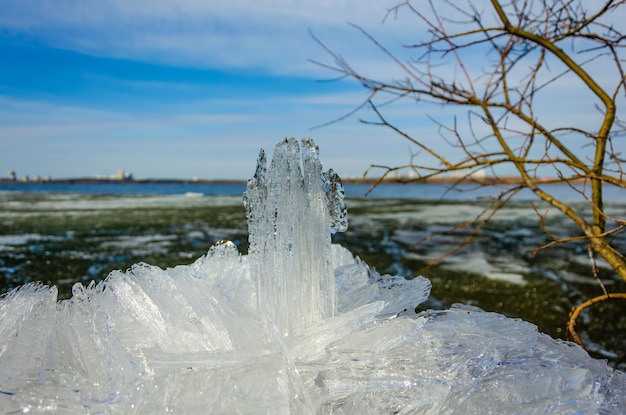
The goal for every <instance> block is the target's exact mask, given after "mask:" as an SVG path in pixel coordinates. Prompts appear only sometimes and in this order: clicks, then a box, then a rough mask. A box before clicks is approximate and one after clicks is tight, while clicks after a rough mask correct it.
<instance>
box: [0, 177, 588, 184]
mask: <svg viewBox="0 0 626 415" xmlns="http://www.w3.org/2000/svg"><path fill="white" fill-rule="evenodd" d="M342 182H343V183H345V184H370V185H374V184H378V185H383V184H408V185H416V184H476V185H498V184H509V185H514V184H521V183H522V181H521V179H520V178H519V177H468V178H458V177H438V178H428V179H419V178H388V179H383V180H381V179H380V178H371V179H370V178H345V179H342ZM564 182H565V181H564V180H562V179H556V178H541V179H536V180H535V183H537V184H541V183H543V184H546V183H564ZM581 182H582V180H571V181H570V183H581ZM246 183H247V180H239V179H116V178H95V177H94V178H90V177H77V178H66V179H28V180H25V179H17V180H14V179H9V178H0V184H4V185H11V184H15V185H23V184H43V185H45V184H119V185H125V184H165V185H167V184H173V185H175V184H185V185H188V184H189V185H194V184H198V185H207V184H215V185H245V184H246Z"/></svg>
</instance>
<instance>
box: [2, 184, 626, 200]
mask: <svg viewBox="0 0 626 415" xmlns="http://www.w3.org/2000/svg"><path fill="white" fill-rule="evenodd" d="M541 187H542V189H544V190H545V191H546V192H548V193H550V194H553V195H554V196H555V197H557V198H559V199H562V200H566V201H580V200H582V198H581V194H580V192H582V191H585V187H584V186H582V185H576V187H575V188H572V187H570V186H567V185H562V184H545V185H542V186H541ZM344 188H345V191H346V195H347V196H349V197H362V196H365V195H366V194H368V191H369V190H370V188H371V185H369V184H361V183H359V184H355V183H349V184H345V186H344ZM506 188H507V187H505V186H504V185H499V186H479V185H475V184H458V185H455V186H451V185H444V184H432V183H415V184H395V183H385V184H381V185H379V186H377V187H376V188H374V189H372V190H371V192H370V193H369V194H368V195H369V196H370V197H376V198H409V199H420V200H450V201H454V200H461V201H462V200H476V199H480V198H489V197H495V196H498V195H499V194H500V193H501V192H502V191H503V190H504V189H506ZM245 189H246V185H245V184H244V183H226V184H225V183H189V182H175V183H142V182H120V183H111V182H106V183H20V182H17V183H0V191H20V192H55V193H82V194H119V195H132V194H134V195H173V194H186V193H198V194H202V195H207V196H213V195H230V196H236V195H241V194H243V192H244V190H245ZM586 190H589V189H586ZM604 197H605V200H606V201H615V202H626V191H625V190H624V189H621V188H617V187H615V186H605V189H604ZM535 199H536V196H535V195H534V194H533V193H532V192H531V191H530V190H528V189H524V190H522V191H520V192H519V193H518V194H517V195H516V196H515V197H514V199H513V200H535Z"/></svg>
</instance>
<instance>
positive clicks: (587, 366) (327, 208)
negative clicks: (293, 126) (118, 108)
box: [0, 139, 626, 415]
mask: <svg viewBox="0 0 626 415" xmlns="http://www.w3.org/2000/svg"><path fill="white" fill-rule="evenodd" d="M244 203H245V205H246V210H247V217H248V225H249V231H250V249H249V254H248V255H246V256H242V255H240V254H239V253H238V251H237V249H236V247H235V246H234V245H233V244H232V243H230V242H226V243H222V244H218V245H216V246H213V247H212V248H211V249H210V250H209V252H208V253H207V255H206V256H204V257H202V258H200V259H198V260H197V261H196V262H194V263H193V264H190V265H184V266H178V267H175V268H169V269H165V270H164V269H161V268H158V267H156V266H151V265H147V264H137V265H135V266H133V267H132V268H131V269H129V270H128V271H127V272H121V271H113V272H112V273H111V274H110V275H109V276H108V277H107V279H106V280H105V281H103V282H100V283H98V284H95V283H91V284H90V285H89V286H87V287H84V286H83V285H81V284H76V285H75V286H74V288H73V296H72V298H71V299H69V300H65V301H60V302H59V301H57V291H56V288H55V287H48V286H44V285H41V284H28V285H25V286H23V287H21V288H19V289H17V290H14V291H12V292H10V293H9V294H7V295H6V296H4V297H3V298H1V299H0V412H2V413H19V412H30V413H33V412H34V413H42V412H52V413H68V414H76V413H119V414H154V413H176V414H195V413H268V414H287V413H294V414H307V413H308V414H317V413H319V414H368V413H372V414H381V413H394V414H409V413H410V414H455V413H461V414H464V415H465V414H484V413H494V414H505V413H506V414H514V413H524V414H535V413H538V414H596V413H604V414H618V413H623V412H624V410H625V409H626V401H625V399H626V398H625V397H624V396H625V394H626V379H625V376H624V374H623V373H622V372H619V371H614V370H612V369H611V368H610V367H608V366H607V365H606V364H605V363H604V362H602V361H597V360H593V359H591V358H590V357H589V356H588V355H587V354H586V353H585V352H584V351H583V350H582V349H580V348H579V347H578V346H576V345H573V344H571V343H567V342H562V341H557V340H553V339H552V338H550V337H548V336H546V335H544V334H541V333H538V332H537V329H536V327H535V326H533V325H531V324H529V323H526V322H523V321H521V320H516V319H509V318H506V317H504V316H502V315H499V314H495V313H486V312H482V311H480V310H478V309H474V308H470V307H464V306H457V307H453V308H451V309H450V310H447V311H431V312H424V313H419V314H416V313H415V312H414V311H413V310H414V308H415V306H417V305H418V304H419V303H421V302H423V301H424V300H425V299H426V298H427V296H428V295H429V291H430V283H429V281H428V280H427V279H425V278H421V277H419V278H414V279H410V280H408V279H405V278H403V277H399V276H390V275H379V274H378V273H376V272H375V271H374V270H371V269H369V268H368V267H367V265H366V264H365V263H363V262H361V261H360V260H359V259H357V258H354V257H353V255H352V254H351V253H350V252H349V251H347V250H346V249H344V248H342V247H341V246H337V245H331V240H330V234H331V232H334V231H343V230H345V229H346V227H347V216H346V210H345V205H344V204H343V191H342V188H341V182H340V180H339V178H338V176H337V175H336V174H335V173H333V172H332V171H328V172H326V173H324V172H322V167H321V164H320V162H319V159H318V150H317V148H316V147H315V144H314V143H313V142H312V141H310V140H305V141H303V142H302V143H301V145H299V144H298V142H297V141H295V140H293V139H289V140H285V141H283V142H281V143H279V144H278V145H277V146H276V149H275V150H274V156H273V159H272V161H271V163H270V165H269V166H267V163H266V159H265V154H264V153H263V152H261V155H260V157H259V161H258V166H257V170H256V173H255V175H254V177H253V178H252V179H250V181H249V183H248V188H247V190H246V193H245V195H244Z"/></svg>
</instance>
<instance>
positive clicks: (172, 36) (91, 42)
mask: <svg viewBox="0 0 626 415" xmlns="http://www.w3.org/2000/svg"><path fill="white" fill-rule="evenodd" d="M390 4H394V3H392V2H391V1H390V0H387V1H385V2H380V1H376V0H361V1H356V0H334V1H319V2H317V1H316V2H301V1H296V0H276V1H270V0H264V1H258V0H255V1H251V0H234V1H219V2H218V1H193V0H187V1H173V0H171V1H164V0H156V1H150V2H147V1H126V0H124V1H122V0H109V1H84V2H74V1H68V0H55V1H34V0H21V1H19V2H11V3H10V4H9V3H5V4H4V5H0V27H3V28H5V29H9V30H10V31H15V32H19V33H27V34H30V35H31V36H34V37H36V38H39V40H40V41H43V42H47V43H49V44H50V45H52V46H54V47H59V48H66V49H72V50H77V51H80V52H83V53H88V54H93V55H96V56H113V57H119V58H129V59H139V60H148V61H152V62H159V63H166V64H178V65H181V66H187V65H193V66H202V67H207V66H209V67H223V66H226V67H241V68H261V69H264V70H267V71H269V72H271V73H279V74H288V73H292V74H294V73H295V74H298V73H299V74H301V73H311V72H314V71H317V70H318V69H319V68H316V67H315V66H314V65H311V64H310V63H308V59H309V58H312V57H313V58H315V57H320V56H322V55H323V54H322V53H321V52H322V51H321V48H319V47H318V45H316V43H315V42H314V41H313V39H312V38H311V37H310V35H309V32H308V30H311V31H313V32H314V33H316V34H318V35H319V36H320V38H323V39H326V40H328V41H329V42H331V41H332V44H333V45H334V46H337V47H338V49H340V50H358V49H360V48H361V47H362V46H360V45H359V42H355V40H356V39H362V36H361V35H360V34H358V33H357V32H356V31H355V30H354V29H353V28H351V27H349V26H348V24H347V23H348V22H354V23H356V24H359V25H364V26H366V27H370V28H372V29H375V28H378V27H380V26H381V21H382V18H383V17H384V15H385V13H386V7H387V6H388V5H390ZM385 30H390V31H392V30H393V29H392V28H390V27H388V28H386V29H385ZM363 43H366V42H363ZM340 46H345V47H340Z"/></svg>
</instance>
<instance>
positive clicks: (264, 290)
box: [244, 138, 347, 336]
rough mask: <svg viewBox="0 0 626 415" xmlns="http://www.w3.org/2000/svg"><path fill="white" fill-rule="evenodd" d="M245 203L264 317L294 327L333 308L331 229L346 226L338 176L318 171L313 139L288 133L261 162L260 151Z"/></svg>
mask: <svg viewBox="0 0 626 415" xmlns="http://www.w3.org/2000/svg"><path fill="white" fill-rule="evenodd" d="M244 204H245V206H246V213H247V217H248V229H249V232H250V237H249V242H250V247H249V255H250V260H251V261H252V266H253V267H254V268H253V274H254V275H255V276H256V284H257V292H258V304H259V311H260V313H261V316H262V319H263V320H264V321H263V322H264V323H266V324H268V325H269V326H271V327H272V328H273V329H275V330H277V331H278V332H279V333H281V334H282V335H283V336H294V335H299V334H301V333H303V332H304V331H306V330H307V329H308V328H310V327H313V326H315V325H317V324H319V323H320V322H321V321H323V320H324V319H327V318H330V317H332V316H333V315H334V313H335V301H336V300H335V279H334V274H333V269H332V266H331V261H330V233H331V232H332V231H336V230H340V231H341V230H345V229H346V228H347V214H346V208H345V204H344V202H343V189H342V186H341V181H340V179H339V177H338V176H337V175H336V174H335V173H333V172H332V171H330V172H329V173H327V174H326V175H324V174H323V173H322V165H321V163H320V161H319V158H318V149H317V147H316V146H315V143H314V142H313V141H312V140H302V147H300V146H299V145H298V142H297V141H296V140H295V139H293V138H291V139H286V140H284V141H282V142H281V143H279V144H277V145H276V148H275V149H274V157H273V159H272V162H271V165H270V166H269V168H267V167H266V160H265V153H264V152H263V151H261V154H260V156H259V160H258V165H257V169H256V173H255V175H254V177H253V178H252V179H250V180H249V181H248V186H247V189H246V192H245V194H244Z"/></svg>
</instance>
